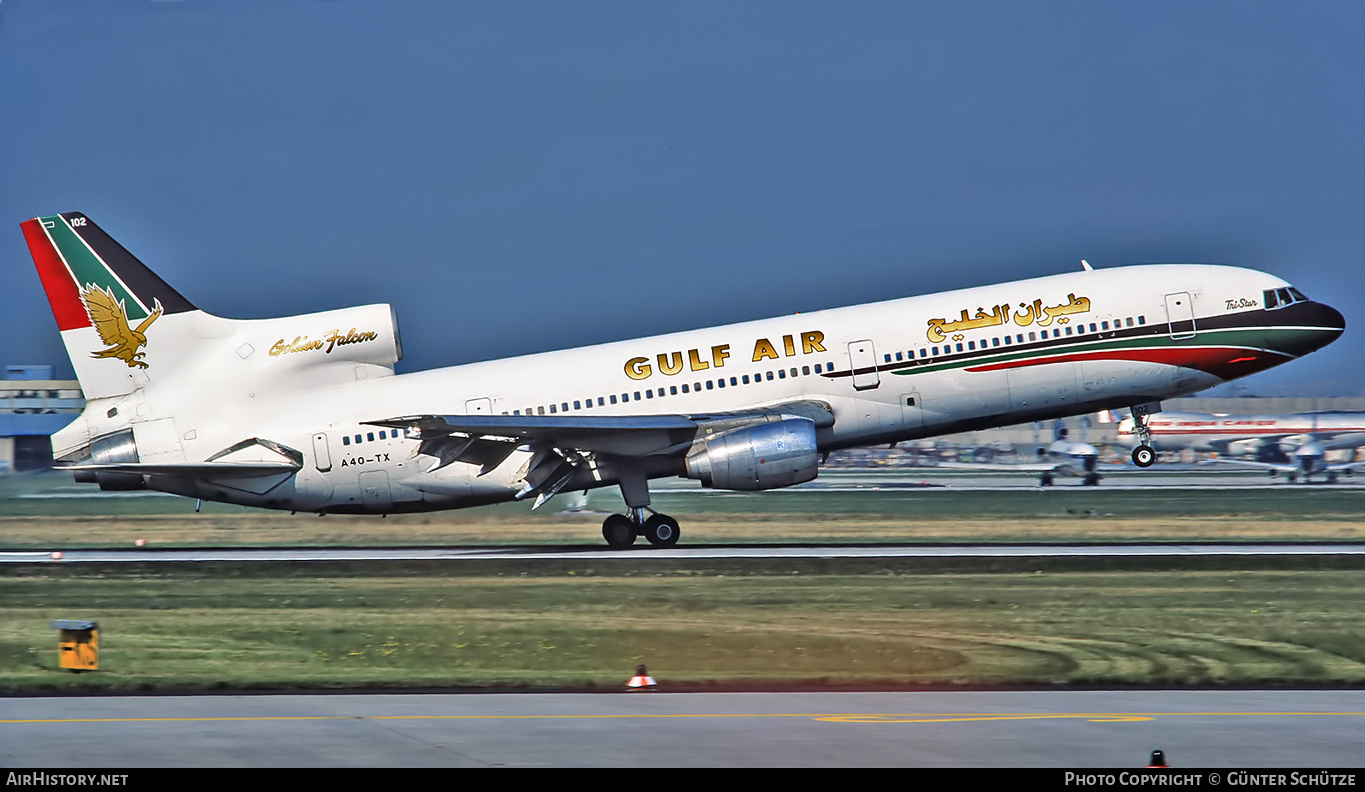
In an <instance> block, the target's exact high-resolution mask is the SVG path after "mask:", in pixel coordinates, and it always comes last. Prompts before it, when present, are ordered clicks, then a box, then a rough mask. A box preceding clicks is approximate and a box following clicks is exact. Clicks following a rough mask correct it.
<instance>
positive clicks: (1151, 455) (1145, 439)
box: [1133, 404, 1156, 468]
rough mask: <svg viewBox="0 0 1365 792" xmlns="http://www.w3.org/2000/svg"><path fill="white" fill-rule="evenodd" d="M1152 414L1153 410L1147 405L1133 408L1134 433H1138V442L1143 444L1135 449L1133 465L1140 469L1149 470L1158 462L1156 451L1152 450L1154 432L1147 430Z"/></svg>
mask: <svg viewBox="0 0 1365 792" xmlns="http://www.w3.org/2000/svg"><path fill="white" fill-rule="evenodd" d="M1151 414H1152V413H1151V410H1150V409H1149V408H1148V407H1147V405H1145V404H1139V405H1138V406H1136V407H1134V408H1133V431H1134V432H1137V436H1138V441H1139V442H1140V443H1141V444H1140V445H1139V446H1138V447H1137V448H1134V449H1133V464H1134V465H1137V466H1138V467H1140V468H1149V467H1151V466H1152V463H1153V462H1155V461H1156V449H1154V448H1152V430H1151V429H1148V428H1147V419H1148V418H1149V417H1151Z"/></svg>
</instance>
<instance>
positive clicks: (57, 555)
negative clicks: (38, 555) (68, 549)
mask: <svg viewBox="0 0 1365 792" xmlns="http://www.w3.org/2000/svg"><path fill="white" fill-rule="evenodd" d="M47 557H48V558H50V559H52V560H53V561H61V560H62V551H60V550H55V551H53V552H52V553H49V554H48V556H47Z"/></svg>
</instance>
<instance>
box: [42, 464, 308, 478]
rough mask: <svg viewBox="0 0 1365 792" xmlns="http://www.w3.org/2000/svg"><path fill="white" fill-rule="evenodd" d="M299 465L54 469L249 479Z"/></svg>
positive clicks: (171, 465) (172, 465) (87, 466)
mask: <svg viewBox="0 0 1365 792" xmlns="http://www.w3.org/2000/svg"><path fill="white" fill-rule="evenodd" d="M299 467H300V466H299V465H295V464H292V463H289V462H177V463H170V464H161V463H157V462H119V463H114V464H109V465H66V466H62V467H59V468H57V469H58V470H70V471H72V472H73V473H130V474H134V475H142V476H175V477H177V478H215V479H222V478H250V477H252V476H269V475H271V474H278V473H293V472H294V471H296V470H298V469H299Z"/></svg>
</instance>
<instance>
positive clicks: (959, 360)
mask: <svg viewBox="0 0 1365 792" xmlns="http://www.w3.org/2000/svg"><path fill="white" fill-rule="evenodd" d="M1322 332H1323V331H1322V330H1319V329H1315V328H1297V327H1254V328H1229V329H1216V330H1200V331H1199V334H1198V335H1197V336H1195V337H1194V338H1184V339H1180V340H1175V339H1173V338H1171V336H1170V334H1169V333H1168V332H1166V331H1165V330H1164V329H1163V330H1162V331H1161V332H1157V333H1152V334H1151V335H1144V336H1138V337H1134V338H1113V339H1091V340H1086V339H1083V338H1081V339H1064V338H1057V339H1050V341H1052V342H1053V343H1056V344H1057V345H1056V346H1046V347H1043V346H1038V345H1037V342H1035V344H1034V345H1033V346H1032V347H1031V348H1029V349H1011V350H1009V351H1006V350H1005V348H1004V347H1001V348H999V349H996V348H992V349H991V350H989V351H987V350H974V351H968V352H955V353H953V357H952V358H951V359H949V360H944V361H943V362H939V363H935V362H926V363H920V362H913V363H912V362H910V361H904V362H902V361H897V362H896V363H892V364H891V365H892V366H897V367H898V368H892V369H890V370H889V372H888V373H891V374H897V375H900V376H903V377H904V376H909V375H912V374H928V373H931V372H937V371H951V370H953V369H963V368H967V367H972V366H989V365H993V364H997V363H1011V362H1017V361H1026V360H1031V359H1034V358H1049V357H1055V356H1057V355H1067V354H1073V353H1084V352H1102V351H1106V350H1116V349H1140V348H1153V347H1201V346H1220V347H1246V348H1248V349H1267V350H1270V351H1272V352H1277V351H1280V350H1288V349H1293V348H1294V347H1296V346H1300V345H1302V344H1303V343H1304V341H1305V340H1306V339H1308V338H1311V337H1314V336H1318V335H1320V334H1321V333H1322ZM1058 342H1060V343H1058ZM1280 353H1281V354H1286V355H1294V353H1292V352H1287V351H1285V352H1280ZM916 360H917V361H918V358H917V359H916ZM924 360H926V361H932V360H933V358H924ZM882 365H883V366H885V365H887V364H885V363H883V364H882Z"/></svg>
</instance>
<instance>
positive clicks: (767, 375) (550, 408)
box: [502, 363, 834, 415]
mask: <svg viewBox="0 0 1365 792" xmlns="http://www.w3.org/2000/svg"><path fill="white" fill-rule="evenodd" d="M833 371H834V364H833V363H816V364H815V369H814V371H813V372H812V370H811V367H810V366H808V365H807V366H801V367H800V368H797V367H796V366H792V367H791V368H789V369H785V368H783V369H773V370H771V371H766V372H762V373H759V374H754V375H753V376H752V377H750V375H748V374H741V375H736V376H734V377H730V378H729V379H728V380H727V379H726V378H725V377H720V378H719V379H714V380H703V381H699V382H694V383H683V384H682V385H668V386H661V387H658V388H646V389H645V390H643V391H627V392H625V393H622V394H620V395H619V396H618V395H617V394H615V393H613V394H611V395H610V396H590V397H588V398H586V399H575V400H574V401H573V402H567V401H562V402H559V403H558V404H550V405H541V406H539V407H527V408H526V409H525V410H513V411H512V415H558V414H559V413H566V412H571V411H573V410H586V409H591V408H592V407H593V406H597V407H606V406H608V405H610V404H625V403H628V402H632V401H637V402H638V401H645V400H648V399H655V398H659V399H662V398H666V397H668V396H679V395H684V394H688V393H701V392H702V390H708V391H709V390H717V389H723V388H726V387H731V388H738V387H741V386H744V385H757V384H758V383H760V382H765V381H766V382H772V381H774V380H784V379H787V378H788V377H791V378H793V379H795V378H796V377H809V376H811V375H812V373H814V374H825V373H829V372H833ZM502 414H503V415H507V411H506V410H504V411H503V413H502Z"/></svg>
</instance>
